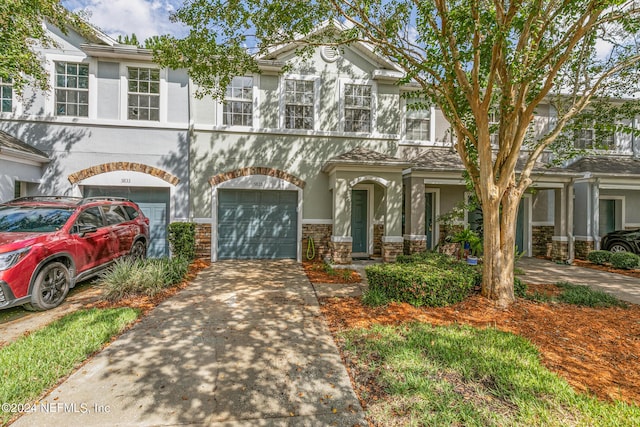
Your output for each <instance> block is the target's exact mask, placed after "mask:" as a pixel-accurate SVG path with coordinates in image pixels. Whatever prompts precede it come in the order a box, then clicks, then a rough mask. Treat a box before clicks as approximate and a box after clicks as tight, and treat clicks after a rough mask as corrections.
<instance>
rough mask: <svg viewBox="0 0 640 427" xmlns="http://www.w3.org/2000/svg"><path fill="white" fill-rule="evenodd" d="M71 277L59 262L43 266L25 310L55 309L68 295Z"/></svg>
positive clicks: (65, 267) (64, 266)
mask: <svg viewBox="0 0 640 427" xmlns="http://www.w3.org/2000/svg"><path fill="white" fill-rule="evenodd" d="M70 285H71V276H70V274H69V269H68V268H67V266H66V265H64V264H63V263H61V262H51V263H49V264H47V265H45V266H44V267H43V268H42V270H40V272H39V273H38V276H36V281H35V283H34V285H33V291H32V293H31V302H30V303H28V304H25V306H24V307H25V308H26V309H27V310H31V311H44V310H49V309H52V308H54V307H57V306H59V305H60V303H62V301H64V299H65V298H66V296H67V294H68V293H69V287H70Z"/></svg>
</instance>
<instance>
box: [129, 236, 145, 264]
mask: <svg viewBox="0 0 640 427" xmlns="http://www.w3.org/2000/svg"><path fill="white" fill-rule="evenodd" d="M129 257H130V258H131V260H132V261H138V260H142V259H145V258H146V257H147V246H146V245H145V244H144V242H143V241H142V240H136V241H135V242H133V245H132V246H131V251H129Z"/></svg>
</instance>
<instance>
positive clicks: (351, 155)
mask: <svg viewBox="0 0 640 427" xmlns="http://www.w3.org/2000/svg"><path fill="white" fill-rule="evenodd" d="M338 165H353V166H360V165H361V166H383V167H398V168H408V167H410V166H411V165H412V163H411V162H408V161H406V160H403V159H399V158H397V157H393V156H389V155H386V154H382V153H379V152H377V151H374V150H369V149H368V148H364V147H356V148H354V149H353V150H351V151H347V152H346V153H342V154H340V155H338V156H335V157H332V158H331V159H329V160H327V161H326V162H325V164H324V165H323V166H322V171H323V172H327V171H328V170H329V169H331V168H332V167H334V166H338Z"/></svg>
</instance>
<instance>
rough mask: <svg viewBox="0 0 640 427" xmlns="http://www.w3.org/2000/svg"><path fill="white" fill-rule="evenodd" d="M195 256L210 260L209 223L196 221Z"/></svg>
mask: <svg viewBox="0 0 640 427" xmlns="http://www.w3.org/2000/svg"><path fill="white" fill-rule="evenodd" d="M196 258H201V259H203V260H206V261H211V224H200V223H196Z"/></svg>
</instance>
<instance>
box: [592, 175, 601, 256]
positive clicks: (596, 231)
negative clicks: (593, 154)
mask: <svg viewBox="0 0 640 427" xmlns="http://www.w3.org/2000/svg"><path fill="white" fill-rule="evenodd" d="M592 185H593V187H592V193H591V194H592V200H591V204H592V209H593V215H592V217H593V225H592V227H591V238H592V239H593V249H595V250H598V249H600V178H596V179H595V180H594V181H593V184H592ZM596 213H597V215H596Z"/></svg>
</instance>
